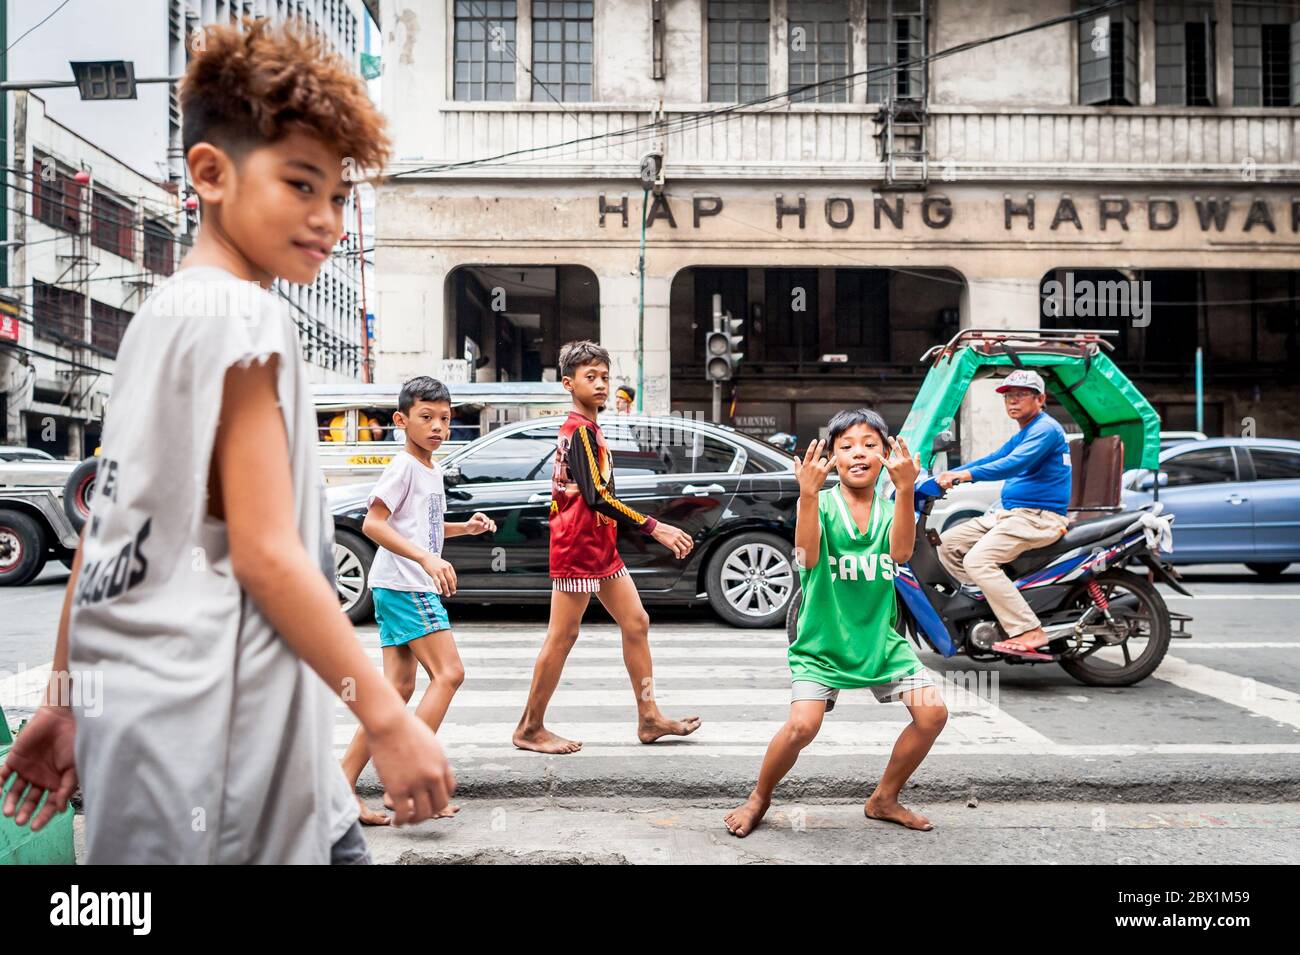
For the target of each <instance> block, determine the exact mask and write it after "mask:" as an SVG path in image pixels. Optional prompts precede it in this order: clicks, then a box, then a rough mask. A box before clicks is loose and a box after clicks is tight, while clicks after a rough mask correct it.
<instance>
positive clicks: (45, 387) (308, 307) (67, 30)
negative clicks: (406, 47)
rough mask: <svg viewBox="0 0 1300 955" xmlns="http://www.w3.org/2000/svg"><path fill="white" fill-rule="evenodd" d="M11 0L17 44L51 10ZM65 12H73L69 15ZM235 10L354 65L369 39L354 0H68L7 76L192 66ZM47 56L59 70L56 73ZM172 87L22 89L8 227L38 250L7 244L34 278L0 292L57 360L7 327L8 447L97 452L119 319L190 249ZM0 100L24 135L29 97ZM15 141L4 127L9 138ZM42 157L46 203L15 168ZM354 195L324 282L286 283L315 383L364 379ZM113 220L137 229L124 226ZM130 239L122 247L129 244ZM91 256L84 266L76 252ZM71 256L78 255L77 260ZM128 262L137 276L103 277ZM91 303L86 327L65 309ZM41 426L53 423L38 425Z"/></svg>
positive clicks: (0, 341) (24, 45) (24, 46)
mask: <svg viewBox="0 0 1300 955" xmlns="http://www.w3.org/2000/svg"><path fill="white" fill-rule="evenodd" d="M6 2H7V3H8V17H9V22H8V34H9V40H10V42H11V43H12V42H13V41H14V40H15V39H16V38H17V37H18V36H19V35H20V34H21V33H22V32H24V31H25V30H26V29H27V27H29V26H32V25H34V24H35V23H37V22H38V21H39V20H41V19H42V18H43V17H45V16H46V14H48V13H50V12H51V10H53V8H54V6H57V4H50V5H48V9H42V8H41V5H40V4H37V3H15V2H13V0H0V3H6ZM65 16H69V17H71V19H68V20H63V19H62V18H63V17H65ZM241 16H269V17H271V18H273V19H275V20H280V19H283V18H286V17H289V16H297V17H300V18H301V19H303V20H305V21H307V22H308V23H310V24H312V25H314V26H316V27H317V28H318V29H320V30H321V32H322V33H323V34H324V36H325V37H326V38H327V40H328V41H329V43H330V44H331V45H332V46H333V47H334V48H335V49H336V50H338V51H339V52H340V54H341V55H342V56H343V57H344V58H345V59H346V60H347V61H348V62H349V63H350V64H352V65H353V67H354V68H356V69H358V71H359V70H360V62H361V55H362V53H363V52H364V51H365V49H366V43H367V39H368V35H369V30H368V26H369V24H368V20H369V15H368V14H367V12H366V10H365V7H364V6H363V4H362V3H361V0H148V2H145V0H102V2H97V3H96V4H93V5H90V6H89V7H85V6H83V7H82V9H80V10H73V11H72V12H71V13H70V12H69V11H68V10H64V11H61V12H60V13H59V14H58V15H57V17H52V18H51V19H50V21H49V22H48V24H46V25H43V26H41V27H40V28H39V29H37V30H35V31H33V32H32V33H31V34H30V35H29V36H27V37H25V38H24V39H23V40H22V42H21V43H18V44H17V45H16V46H15V47H14V49H13V50H12V51H10V53H9V55H8V57H7V59H8V79H10V80H22V79H49V78H59V77H60V76H62V75H64V74H65V71H66V70H67V61H68V60H73V59H96V58H99V57H102V56H104V55H105V53H104V51H105V50H107V49H110V48H111V50H112V52H113V54H114V55H115V56H120V57H121V58H123V59H129V60H132V62H134V63H135V65H136V76H137V77H145V76H164V75H171V76H176V75H180V74H181V73H183V72H184V69H185V64H186V62H187V48H186V42H187V39H188V37H189V36H190V35H191V34H192V33H193V32H194V31H196V30H198V29H199V28H200V27H202V26H204V25H207V24H211V23H228V22H232V21H234V20H237V19H238V18H239V17H241ZM29 21H30V22H29ZM52 63H53V64H57V67H58V68H57V69H52V68H51V64H52ZM176 92H177V91H176V87H175V86H174V85H173V86H172V87H171V88H170V89H169V88H168V87H167V86H165V85H161V84H160V85H153V86H149V85H142V86H140V87H139V92H138V99H137V100H133V101H123V102H113V103H104V102H81V101H80V99H79V98H78V95H77V92H76V91H75V90H71V89H65V90H42V91H39V92H38V93H36V94H33V95H31V96H29V97H27V99H26V102H27V104H28V105H27V116H28V123H29V126H28V129H27V130H26V133H25V141H26V144H27V145H26V153H25V155H23V156H17V155H13V154H12V146H11V147H9V149H10V151H11V154H10V155H9V156H8V157H7V162H6V165H8V166H9V167H10V169H9V171H8V172H7V173H6V175H5V181H6V183H7V185H8V197H9V199H8V203H7V205H8V206H9V210H10V211H9V215H8V222H9V235H8V238H9V240H10V241H11V242H14V241H16V240H17V239H18V237H19V235H20V234H22V233H23V232H25V233H26V236H27V238H26V240H25V241H26V242H27V243H28V244H29V245H30V248H29V249H27V250H26V252H25V253H24V251H23V249H22V247H21V246H16V247H14V248H12V249H11V250H10V254H9V258H10V273H11V277H10V278H9V280H8V281H9V282H10V283H11V284H12V283H15V282H16V281H17V280H16V279H15V278H13V277H12V276H13V273H14V270H15V267H17V268H23V267H26V268H27V269H28V271H29V274H28V276H27V277H26V279H25V280H24V282H25V284H26V286H27V287H25V288H19V287H10V288H7V289H0V293H3V294H6V295H8V296H10V297H14V298H18V299H19V300H20V301H21V305H20V306H18V307H19V309H20V311H21V312H22V313H23V314H24V315H25V317H26V318H27V320H28V322H30V323H31V324H24V323H23V322H19V326H20V327H21V328H22V329H23V331H22V335H23V336H25V337H24V338H23V339H22V341H21V342H18V343H15V344H17V345H22V346H23V347H26V348H36V347H37V345H39V350H41V351H43V352H46V353H48V355H50V356H53V357H41V356H37V355H33V354H32V353H31V352H24V351H21V350H20V349H18V348H15V347H5V341H6V339H5V338H4V337H3V333H4V329H0V382H2V383H3V387H2V391H3V397H2V398H0V402H3V404H4V406H5V407H4V414H3V415H2V416H0V422H3V424H4V428H5V434H4V435H0V439H3V440H0V443H4V441H9V442H13V443H25V442H32V443H33V444H34V446H38V447H43V448H45V449H46V450H50V451H53V452H57V453H59V454H67V455H70V456H74V457H75V456H80V455H81V454H84V453H86V452H87V451H88V450H91V449H93V445H94V440H95V430H96V428H97V425H96V424H95V422H96V420H97V419H98V418H99V416H100V415H101V414H102V409H103V404H104V401H105V399H106V397H107V395H108V394H109V393H110V391H111V383H112V369H113V358H112V356H113V354H114V352H115V351H116V344H117V340H118V339H119V338H120V336H121V329H122V328H124V327H125V322H126V321H127V320H128V319H129V316H130V315H131V314H132V313H134V311H135V309H137V308H138V307H139V305H140V303H141V302H142V301H143V299H144V296H145V295H147V294H148V291H149V289H150V288H151V287H152V285H153V284H154V283H156V281H157V279H158V277H159V276H160V275H165V274H167V273H169V272H170V271H171V270H172V269H173V268H174V267H175V265H176V263H177V262H178V261H179V259H180V258H181V257H182V256H183V254H184V252H185V247H186V245H187V244H188V242H189V241H190V235H191V234H192V230H193V228H194V225H195V218H194V214H193V213H190V214H186V213H185V212H184V211H183V210H182V209H181V203H182V201H183V196H184V194H185V166H184V156H183V155H182V150H181V140H180V131H181V127H180V120H181V117H180V110H179V105H178V102H177V96H176ZM6 95H7V96H8V115H9V130H7V133H17V132H19V131H18V130H17V129H16V126H15V123H16V121H17V114H18V103H17V100H18V98H19V97H21V96H24V95H25V94H19V93H9V94H6ZM19 138H20V137H19V136H17V135H14V136H10V135H5V136H4V139H5V140H6V142H9V143H12V142H14V141H16V140H17V139H19ZM38 167H39V168H41V169H47V170H53V172H52V173H51V175H53V176H55V180H54V181H55V182H56V183H57V184H58V185H57V188H59V189H64V190H66V191H65V192H63V193H60V194H59V197H58V198H57V202H56V200H55V199H53V198H50V199H46V200H44V201H43V198H42V197H44V196H45V191H44V190H45V186H44V185H42V184H40V183H38V182H36V181H34V180H32V179H31V178H26V179H19V178H18V175H19V174H18V172H17V170H18V169H19V168H21V169H23V170H24V171H25V173H26V175H27V176H28V177H30V176H31V175H32V174H33V170H35V169H37V168H38ZM82 170H84V171H86V172H88V173H89V174H90V175H91V177H92V183H93V186H92V187H91V188H90V190H89V191H87V190H86V189H82V188H80V187H79V185H78V184H77V183H76V182H75V178H74V177H75V175H76V173H77V172H78V171H82ZM52 188H53V187H52ZM358 193H359V195H360V200H361V203H362V205H363V208H364V206H365V205H366V204H367V202H369V201H371V200H372V199H373V194H372V193H371V192H370V190H369V187H363V188H362V189H360V190H358ZM92 194H93V195H92ZM356 201H357V200H356V199H354V200H352V201H350V202H349V204H348V208H347V210H346V212H345V228H346V229H347V232H348V237H347V239H346V241H345V242H343V243H341V244H340V245H339V246H338V248H337V249H336V254H335V255H334V256H333V258H332V259H330V260H329V261H328V262H327V263H326V264H325V266H324V268H322V270H321V272H320V275H319V277H318V278H317V280H316V282H314V283H313V284H312V285H310V286H292V285H284V286H283V288H282V289H281V291H282V293H283V294H284V296H285V298H286V299H287V300H288V301H289V303H290V308H291V310H292V312H293V314H294V318H295V320H296V321H297V322H298V324H299V328H300V330H301V341H302V346H303V352H304V355H305V357H306V358H307V361H308V362H309V364H310V366H311V371H312V377H313V378H314V379H315V380H318V381H350V380H359V379H360V378H361V377H362V375H363V369H362V356H363V352H364V342H363V337H362V335H363V329H364V327H365V326H364V322H363V316H362V314H361V298H362V296H361V283H362V275H361V262H362V258H363V250H362V245H363V236H362V234H361V232H360V231H359V230H358V228H357V213H356ZM86 202H89V203H90V205H89V206H87V207H86V209H85V210H84V211H83V212H79V211H78V210H80V209H81V206H80V205H79V203H80V204H84V203H86ZM160 210H163V211H165V212H166V215H160V214H159V211H160ZM366 212H367V214H366V217H365V218H366V220H367V221H366V225H365V226H363V230H364V232H365V234H366V235H370V229H371V226H372V222H371V216H370V214H369V211H368V210H366ZM24 213H25V218H24V216H23V214H24ZM79 215H80V218H78V216H79ZM20 218H21V219H24V221H22V222H20V221H19V219H20ZM119 220H120V221H122V222H124V223H129V225H121V226H119V225H117V223H118V222H119ZM79 230H80V231H79ZM113 231H116V232H120V234H121V236H122V237H123V239H122V240H121V242H117V243H115V242H114V241H111V240H109V239H107V238H105V236H106V235H107V234H108V233H109V232H113ZM128 240H130V241H131V243H132V244H131V245H130V246H129V247H128V246H126V245H124V244H122V243H123V242H126V241H128ZM36 242H39V243H41V244H35V243H36ZM371 244H372V242H371V239H370V238H365V239H364V245H365V246H366V249H367V251H368V249H369V246H370V245H371ZM83 249H84V253H83V252H81V251H77V250H83ZM164 250H165V251H164ZM123 252H128V253H130V254H129V255H122V254H121V253H123ZM24 254H25V259H24ZM83 255H84V257H85V258H86V259H87V260H88V261H81V260H80V259H78V256H83ZM74 260H75V261H76V264H75V266H69V263H72V262H74ZM126 271H131V272H132V273H133V277H132V278H130V279H124V280H122V281H121V282H115V281H112V280H110V277H111V276H112V275H116V274H118V273H119V272H122V273H125V272H126ZM367 281H369V277H367ZM87 290H89V292H88V291H87ZM83 300H84V301H83ZM87 303H89V304H87ZM109 310H111V311H109ZM82 312H85V313H86V317H85V322H84V323H81V324H78V323H77V321H76V320H75V319H74V318H72V317H70V316H73V315H74V313H75V314H81V313H82ZM110 327H111V328H112V329H113V330H112V331H111V332H110V331H109V329H110ZM5 328H6V329H7V328H8V326H7V325H6V326H5ZM79 335H81V336H86V337H84V338H78V336H79ZM32 342H35V343H36V344H35V345H34V344H32ZM71 383H77V387H72V386H71ZM33 421H36V422H47V425H45V426H35V425H33V424H32V422H33ZM49 421H59V422H63V421H66V422H68V423H69V424H71V425H73V428H72V430H70V431H65V430H64V429H62V428H58V429H56V430H57V437H55V438H53V439H52V440H49V441H47V440H44V439H43V438H42V437H41V436H42V435H43V434H49V433H51V432H50V430H49V426H48V422H49ZM77 422H82V423H84V426H83V425H78V424H76V423H77Z"/></svg>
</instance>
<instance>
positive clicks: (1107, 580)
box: [786, 477, 1191, 686]
mask: <svg viewBox="0 0 1300 955" xmlns="http://www.w3.org/2000/svg"><path fill="white" fill-rule="evenodd" d="M914 494H915V500H916V510H917V517H918V521H917V537H916V546H915V549H914V550H913V552H912V559H911V560H910V561H908V562H907V563H905V564H903V565H901V566H900V567H899V569H898V572H897V574H896V575H895V577H894V590H895V593H897V595H898V598H899V621H898V628H899V630H900V632H902V633H903V634H904V636H907V637H908V638H909V639H911V640H912V642H913V643H915V644H916V645H917V647H918V648H921V649H930V650H933V651H934V652H935V653H938V654H941V655H942V656H944V657H953V656H956V655H958V654H963V655H965V656H966V657H968V658H970V659H972V660H979V661H998V662H1001V663H1008V664H1018V665H1030V666H1032V665H1034V664H1039V663H1058V664H1060V666H1061V668H1062V669H1064V670H1065V672H1066V673H1068V674H1070V676H1072V677H1074V679H1076V680H1078V681H1079V682H1080V683H1083V684H1084V685H1086V686H1132V685H1133V684H1135V683H1138V682H1140V681H1142V680H1144V679H1146V678H1147V677H1148V676H1150V675H1151V674H1152V673H1153V672H1155V670H1156V668H1157V667H1158V666H1160V661H1161V660H1163V659H1164V656H1165V653H1166V652H1167V651H1168V649H1169V642H1170V640H1171V639H1172V638H1190V637H1191V634H1190V633H1187V632H1186V624H1187V622H1188V621H1189V620H1190V619H1191V618H1190V617H1188V616H1187V615H1186V614H1175V613H1172V612H1171V611H1170V610H1169V607H1168V605H1167V604H1166V603H1165V600H1164V597H1162V596H1161V595H1160V592H1159V591H1158V590H1157V589H1156V587H1155V584H1154V583H1153V582H1152V581H1151V580H1150V579H1148V576H1147V575H1144V574H1140V573H1136V572H1134V570H1133V569H1131V568H1132V566H1134V565H1144V566H1145V567H1146V568H1147V569H1148V570H1149V571H1150V572H1151V576H1154V577H1158V578H1160V579H1162V580H1164V582H1165V583H1167V584H1169V585H1170V586H1171V587H1173V588H1174V589H1175V590H1176V591H1178V592H1179V593H1183V594H1187V591H1186V590H1185V589H1183V587H1182V585H1181V584H1180V583H1179V582H1178V581H1177V579H1176V578H1174V577H1173V575H1172V573H1171V572H1170V571H1169V569H1168V568H1167V567H1166V566H1165V565H1164V564H1163V563H1162V562H1161V561H1160V552H1159V545H1158V540H1159V537H1160V536H1161V534H1162V532H1164V531H1167V530H1168V529H1169V525H1170V524H1172V522H1173V517H1172V515H1164V514H1161V513H1160V507H1159V505H1158V504H1157V505H1153V506H1152V507H1151V508H1150V509H1149V510H1146V511H1141V512H1135V511H1126V512H1123V513H1120V514H1115V515H1112V516H1108V517H1103V518H1100V519H1097V520H1091V521H1087V522H1084V523H1082V524H1079V525H1077V526H1075V527H1073V528H1071V529H1070V530H1069V531H1067V532H1066V534H1065V535H1064V536H1063V537H1062V538H1061V539H1060V540H1059V541H1057V542H1056V543H1055V544H1051V545H1050V546H1048V547H1041V548H1038V549H1037V550H1031V551H1027V552H1026V553H1024V554H1021V555H1020V556H1019V557H1017V558H1016V559H1015V560H1014V561H1012V562H1011V563H1010V564H1006V565H1004V567H1003V569H1004V570H1005V571H1006V572H1007V575H1008V576H1009V577H1010V578H1011V579H1012V580H1014V581H1015V584H1016V588H1017V589H1018V590H1019V591H1020V592H1021V594H1022V595H1023V596H1024V598H1025V600H1026V602H1027V603H1028V604H1029V606H1030V608H1031V609H1032V610H1033V611H1034V613H1035V614H1036V615H1037V616H1038V618H1039V620H1040V622H1041V623H1042V626H1043V629H1044V630H1045V631H1046V633H1047V636H1048V637H1049V643H1048V644H1047V645H1046V646H1045V647H1044V648H1043V649H1042V650H1041V651H1040V654H1041V657H1042V659H1031V658H1026V657H1022V656H1018V655H1015V654H1007V653H999V652H998V651H996V650H994V649H993V644H995V643H998V642H999V641H1002V640H1005V639H1007V635H1006V633H1004V632H1003V630H1002V628H1001V626H999V625H998V621H997V618H996V617H995V616H994V614H993V610H992V608H990V607H989V605H988V602H987V601H986V600H985V599H984V595H983V594H982V593H980V591H979V590H978V589H976V588H973V587H970V586H966V585H963V584H961V583H959V582H958V581H957V580H955V579H953V577H952V576H951V575H950V574H949V573H948V571H947V569H946V568H945V567H944V566H943V564H942V563H941V562H940V560H939V555H938V552H937V548H938V544H939V535H938V534H937V533H936V532H935V531H933V530H927V529H925V518H926V517H927V516H928V515H929V513H930V508H932V507H933V506H934V502H935V501H936V500H938V499H939V498H941V497H942V496H943V491H942V490H941V489H940V488H939V485H938V483H937V482H936V481H935V480H934V478H929V477H927V478H924V479H923V480H919V481H918V482H917V485H916V490H915V492H914ZM1144 515H1145V517H1144ZM1189 596H1190V594H1189ZM801 598H802V592H800V593H798V594H796V595H795V597H794V599H792V600H791V602H790V604H791V606H790V610H789V612H788V614H787V617H786V632H787V637H788V638H789V640H790V642H794V635H795V624H796V621H797V619H798V615H799V603H800V601H801Z"/></svg>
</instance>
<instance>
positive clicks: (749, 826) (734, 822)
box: [726, 793, 771, 839]
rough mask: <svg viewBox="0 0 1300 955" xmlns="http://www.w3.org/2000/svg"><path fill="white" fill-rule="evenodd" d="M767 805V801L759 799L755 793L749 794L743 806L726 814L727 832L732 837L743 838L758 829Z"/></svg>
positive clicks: (769, 803)
mask: <svg viewBox="0 0 1300 955" xmlns="http://www.w3.org/2000/svg"><path fill="white" fill-rule="evenodd" d="M769 805H771V802H770V801H769V800H766V799H760V798H759V797H758V794H757V793H750V794H749V798H748V799H746V800H745V804H744V805H743V806H738V807H737V808H735V809H733V810H731V812H729V813H727V819H726V822H727V831H728V832H730V833H731V834H732V835H733V836H738V837H740V838H741V839H743V838H745V836H747V835H749V834H750V833H751V832H753V831H754V830H755V829H757V828H758V824H759V822H760V821H762V819H763V815H764V814H765V813H766V812H767V807H768V806H769Z"/></svg>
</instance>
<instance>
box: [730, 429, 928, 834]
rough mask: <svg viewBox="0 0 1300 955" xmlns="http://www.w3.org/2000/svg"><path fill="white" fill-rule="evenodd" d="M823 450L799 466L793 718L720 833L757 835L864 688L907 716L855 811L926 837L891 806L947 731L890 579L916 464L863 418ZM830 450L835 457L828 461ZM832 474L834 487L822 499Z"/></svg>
mask: <svg viewBox="0 0 1300 955" xmlns="http://www.w3.org/2000/svg"><path fill="white" fill-rule="evenodd" d="M828 439H829V440H823V441H814V442H812V443H811V444H809V446H808V450H807V452H806V453H805V454H804V456H803V458H802V460H801V459H799V458H798V457H796V458H795V472H796V473H797V475H798V478H799V510H798V518H797V521H796V524H795V554H796V556H797V557H798V558H799V561H798V562H799V565H800V567H799V582H800V584H801V585H802V587H803V599H802V602H801V604H800V607H799V619H798V630H797V635H796V637H795V640H794V643H792V644H791V645H790V677H791V682H792V693H791V703H790V718H789V719H788V720H787V721H786V723H785V725H784V726H783V727H781V729H780V730H779V731H778V732H777V734H776V736H774V737H773V738H772V742H771V743H769V744H768V747H767V755H766V756H764V757H763V767H762V769H761V770H760V771H759V774H758V784H757V785H756V786H755V787H754V791H753V792H751V793H750V794H749V799H747V800H746V801H745V804H744V805H743V806H740V807H738V808H736V809H733V810H732V811H731V812H730V813H728V814H727V817H726V822H727V829H728V830H730V832H731V834H732V835H735V836H747V835H749V833H750V832H752V831H753V830H754V827H755V826H757V825H758V823H759V821H760V820H761V819H762V818H763V814H764V813H766V812H767V808H768V806H769V805H770V804H771V801H772V791H773V790H774V789H775V788H776V785H777V783H779V782H780V781H781V779H782V778H783V777H784V776H785V774H786V773H788V772H789V771H790V769H791V767H793V766H794V763H795V760H796V759H797V758H798V757H799V751H800V750H801V749H803V748H804V747H805V746H807V745H808V744H809V743H811V742H812V741H813V739H814V738H815V737H816V736H817V731H818V730H819V729H820V728H821V725H822V717H823V716H824V715H825V714H826V713H827V712H828V711H829V710H830V709H831V708H832V707H834V705H835V700H836V698H837V697H838V696H839V693H840V690H841V689H849V688H855V687H870V688H871V691H872V693H873V694H874V695H875V698H876V699H877V700H878V701H879V702H882V703H888V702H894V701H901V702H902V703H903V705H904V706H906V707H907V709H908V712H909V713H911V715H912V722H911V723H910V724H909V725H908V726H907V728H906V729H904V730H903V732H902V733H901V734H900V735H899V737H898V741H897V742H896V743H895V744H894V751H893V753H892V754H891V755H890V757H889V765H887V766H886V767H885V773H884V775H883V776H882V777H881V779H880V782H879V783H878V784H877V786H876V789H875V792H873V793H872V794H871V796H870V798H868V799H867V802H866V805H865V806H864V807H863V811H864V812H865V813H866V815H867V816H868V817H870V818H872V819H882V820H885V821H888V822H896V823H898V824H899V825H902V826H906V827H907V828H909V829H932V828H934V827H933V826H932V825H930V822H929V820H928V819H926V818H925V817H924V816H922V815H921V814H919V813H915V812H912V811H911V810H910V809H907V808H906V807H904V806H902V805H900V804H899V802H898V794H899V792H901V791H902V788H903V784H904V783H906V782H907V780H908V777H910V776H911V775H912V773H913V772H915V771H916V767H917V766H919V765H920V764H921V760H923V759H925V755H926V753H928V752H929V751H930V747H931V746H932V745H934V741H935V739H937V738H938V736H939V733H940V732H941V731H942V730H943V727H944V724H945V723H946V722H947V721H948V710H947V708H946V707H945V706H944V704H943V700H942V699H941V698H940V695H939V692H938V689H937V687H936V686H935V683H934V681H933V680H932V679H930V677H929V675H928V674H927V673H926V671H925V668H924V667H923V666H922V665H921V661H920V660H918V659H917V657H916V654H915V653H914V652H913V650H912V647H911V645H910V644H908V642H907V640H906V639H904V638H903V636H902V635H901V634H900V633H899V632H898V630H897V629H895V624H896V622H897V619H898V606H897V604H896V603H895V600H894V574H895V572H896V570H897V567H898V565H899V564H901V563H904V562H905V561H907V560H908V559H909V558H910V557H911V556H912V547H913V545H914V544H915V542H916V516H915V511H914V506H913V497H912V485H913V483H914V482H915V481H916V476H917V474H918V472H919V471H920V461H919V460H918V459H917V458H915V457H913V456H912V455H911V453H910V452H909V451H908V449H907V445H906V444H905V443H903V442H901V441H899V440H897V439H895V438H891V437H890V436H889V426H888V425H886V424H885V421H884V419H883V418H881V417H880V415H878V414H876V413H875V412H874V411H869V410H867V409H865V408H863V409H859V410H857V411H841V412H840V413H839V414H837V415H835V417H834V418H832V419H831V422H830V426H829V434H828ZM828 446H829V451H830V454H831V457H829V458H824V457H823V456H822V452H823V450H827V449H828ZM885 453H887V454H888V458H886V457H885V456H884V454H885ZM832 467H833V468H835V469H836V470H837V471H838V472H839V478H840V483H839V485H838V486H836V487H831V488H827V489H825V490H823V489H822V485H823V484H825V482H826V476H827V475H828V474H829V473H830V470H831V468H832ZM882 467H883V468H885V469H886V470H888V471H889V477H890V479H891V480H892V481H893V483H894V487H895V489H896V495H895V498H894V504H893V507H892V508H891V507H890V506H889V502H888V501H886V500H882V499H881V496H880V495H878V494H877V493H876V479H877V478H878V477H879V476H880V469H881V468H882ZM891 512H892V513H891Z"/></svg>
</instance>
